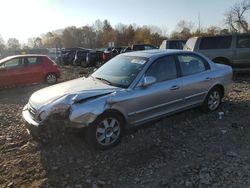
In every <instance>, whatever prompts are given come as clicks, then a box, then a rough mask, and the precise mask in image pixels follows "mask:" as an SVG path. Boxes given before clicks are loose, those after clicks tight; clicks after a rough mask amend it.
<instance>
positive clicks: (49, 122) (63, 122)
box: [22, 105, 88, 137]
mask: <svg viewBox="0 0 250 188" xmlns="http://www.w3.org/2000/svg"><path fill="white" fill-rule="evenodd" d="M22 117H23V120H24V122H25V127H26V129H27V132H28V133H29V134H30V135H31V136H33V137H39V135H40V134H41V132H42V130H44V129H45V128H46V126H48V127H47V128H49V129H50V128H52V129H50V130H53V128H55V127H57V128H58V127H59V128H61V129H63V127H64V128H65V127H69V128H83V127H87V126H88V124H86V123H83V122H81V123H76V122H71V121H70V120H69V119H65V117H64V118H63V117H57V118H52V117H48V119H46V120H45V121H43V122H37V121H36V120H35V119H34V114H32V113H31V112H30V110H29V108H28V105H26V106H25V107H24V108H23V111H22ZM86 120H87V118H86Z"/></svg>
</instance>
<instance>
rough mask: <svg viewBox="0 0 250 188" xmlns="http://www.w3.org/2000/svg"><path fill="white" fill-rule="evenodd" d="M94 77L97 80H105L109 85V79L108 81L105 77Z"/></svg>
mask: <svg viewBox="0 0 250 188" xmlns="http://www.w3.org/2000/svg"><path fill="white" fill-rule="evenodd" d="M94 78H95V79H97V80H101V81H102V82H105V83H106V84H108V85H111V84H112V83H111V82H110V81H108V80H106V79H104V78H100V77H94Z"/></svg>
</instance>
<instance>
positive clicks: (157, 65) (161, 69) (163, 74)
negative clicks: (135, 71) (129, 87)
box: [146, 56, 177, 82]
mask: <svg viewBox="0 0 250 188" xmlns="http://www.w3.org/2000/svg"><path fill="white" fill-rule="evenodd" d="M146 76H153V77H155V78H156V81H157V82H161V81H166V80H172V79H175V78H177V70H176V64H175V59H174V57H173V56H167V57H164V58H161V59H159V60H157V61H156V62H154V63H153V64H152V65H151V66H150V68H149V69H148V71H147V72H146Z"/></svg>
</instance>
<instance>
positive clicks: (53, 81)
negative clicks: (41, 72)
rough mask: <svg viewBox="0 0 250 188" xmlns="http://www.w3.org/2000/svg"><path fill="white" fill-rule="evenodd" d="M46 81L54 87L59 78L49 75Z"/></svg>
mask: <svg viewBox="0 0 250 188" xmlns="http://www.w3.org/2000/svg"><path fill="white" fill-rule="evenodd" d="M45 80H46V82H47V83H48V84H49V85H53V84H55V83H56V82H57V77H56V75H55V74H53V73H49V74H47V75H46V77H45Z"/></svg>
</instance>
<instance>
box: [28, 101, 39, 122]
mask: <svg viewBox="0 0 250 188" xmlns="http://www.w3.org/2000/svg"><path fill="white" fill-rule="evenodd" d="M28 110H29V113H30V115H31V117H32V119H35V117H36V112H37V110H36V109H35V108H34V107H32V106H31V105H30V104H29V107H28Z"/></svg>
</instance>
